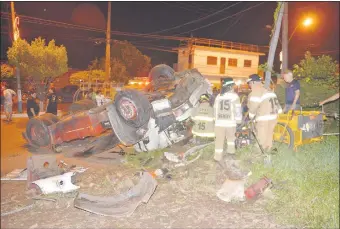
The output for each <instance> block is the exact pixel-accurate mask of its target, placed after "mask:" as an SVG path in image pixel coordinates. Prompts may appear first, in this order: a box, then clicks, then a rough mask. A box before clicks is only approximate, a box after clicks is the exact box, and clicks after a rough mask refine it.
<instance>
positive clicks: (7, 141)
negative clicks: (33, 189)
mask: <svg viewBox="0 0 340 229" xmlns="http://www.w3.org/2000/svg"><path fill="white" fill-rule="evenodd" d="M69 105H70V104H59V106H58V110H59V109H60V110H62V111H63V112H66V111H67V109H68V106H69ZM27 122H28V118H26V117H25V118H13V121H12V123H6V122H5V121H4V120H1V176H3V175H5V174H7V173H9V172H11V171H13V170H14V169H19V168H26V162H27V159H28V157H30V156H32V153H30V152H29V150H28V149H27V147H26V141H25V139H24V138H23V136H22V133H23V132H24V131H25V129H26V124H27ZM57 158H58V159H63V160H64V161H66V162H68V163H73V164H77V165H79V164H81V165H82V166H90V165H91V166H92V167H97V166H102V164H100V165H99V164H97V163H94V164H93V163H88V162H84V161H80V160H79V159H74V158H64V157H63V155H57Z"/></svg>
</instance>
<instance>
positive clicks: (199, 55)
mask: <svg viewBox="0 0 340 229" xmlns="http://www.w3.org/2000/svg"><path fill="white" fill-rule="evenodd" d="M206 49H207V48H204V49H200V48H199V47H197V46H195V48H194V58H193V61H194V65H193V67H194V68H197V69H198V70H199V71H200V72H201V73H202V74H203V75H216V76H231V77H237V78H244V77H245V78H247V77H248V76H249V75H251V74H254V73H257V71H258V70H257V69H258V65H259V55H258V54H256V53H254V54H251V53H249V54H248V53H232V52H230V51H221V50H220V49H219V50H218V51H216V50H213V48H212V50H206ZM207 56H215V57H217V65H207ZM221 57H225V58H226V64H225V73H224V74H220V64H221ZM229 58H234V59H237V67H230V66H228V59H229ZM244 60H251V62H252V63H251V67H244Z"/></svg>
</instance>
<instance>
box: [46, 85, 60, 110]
mask: <svg viewBox="0 0 340 229" xmlns="http://www.w3.org/2000/svg"><path fill="white" fill-rule="evenodd" d="M48 93H49V94H48V96H47V108H46V113H51V114H54V115H57V112H58V99H57V94H56V93H55V89H54V88H50V89H49V90H48Z"/></svg>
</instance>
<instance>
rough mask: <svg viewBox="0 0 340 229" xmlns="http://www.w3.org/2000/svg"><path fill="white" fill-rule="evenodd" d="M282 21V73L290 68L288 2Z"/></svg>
mask: <svg viewBox="0 0 340 229" xmlns="http://www.w3.org/2000/svg"><path fill="white" fill-rule="evenodd" d="M283 4H284V10H283V11H284V12H283V19H282V20H283V23H282V69H281V73H283V72H284V71H286V70H287V69H288V43H289V41H288V2H284V3H283Z"/></svg>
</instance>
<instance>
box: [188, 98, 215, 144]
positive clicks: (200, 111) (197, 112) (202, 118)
mask: <svg viewBox="0 0 340 229" xmlns="http://www.w3.org/2000/svg"><path fill="white" fill-rule="evenodd" d="M209 100H210V97H209V95H208V94H204V95H202V96H201V97H200V100H199V102H200V105H199V106H198V107H197V108H195V109H194V110H193V112H192V120H193V121H194V123H195V125H194V127H193V129H192V134H193V136H194V138H195V141H196V142H207V141H209V140H213V139H214V137H215V133H214V109H213V107H212V106H211V105H210V103H209Z"/></svg>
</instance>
